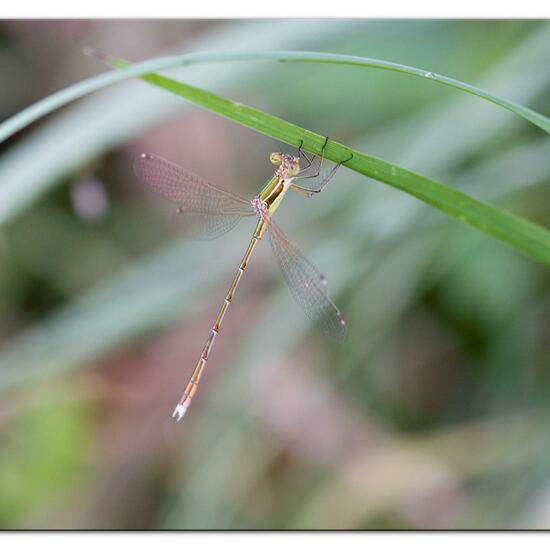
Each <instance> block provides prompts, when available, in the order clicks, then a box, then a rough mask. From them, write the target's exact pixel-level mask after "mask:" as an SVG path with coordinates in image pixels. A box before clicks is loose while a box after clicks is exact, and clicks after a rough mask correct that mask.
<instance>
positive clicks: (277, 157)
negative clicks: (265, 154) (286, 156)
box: [269, 153, 283, 166]
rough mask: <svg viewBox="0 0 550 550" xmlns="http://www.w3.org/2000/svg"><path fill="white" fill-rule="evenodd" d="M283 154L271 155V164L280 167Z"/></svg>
mask: <svg viewBox="0 0 550 550" xmlns="http://www.w3.org/2000/svg"><path fill="white" fill-rule="evenodd" d="M282 157H283V154H282V153H271V155H270V156H269V160H270V161H271V164H275V166H279V164H281V162H282Z"/></svg>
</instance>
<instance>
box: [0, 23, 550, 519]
mask: <svg viewBox="0 0 550 550" xmlns="http://www.w3.org/2000/svg"><path fill="white" fill-rule="evenodd" d="M84 47H94V48H97V49H99V50H102V51H106V52H109V53H112V54H113V55H116V56H119V57H124V58H127V59H130V60H142V59H147V58H151V57H155V56H160V55H165V54H168V53H174V52H192V51H200V50H218V51H224V50H239V49H247V50H256V49H298V50H317V51H327V52H336V53H347V54H355V55H360V56H367V57H375V58H381V59H385V60H389V61H394V62H399V63H404V64H409V65H413V66H417V67H420V68H423V69H426V70H430V71H435V72H440V73H442V74H445V75H447V76H451V77H455V78H458V79H460V80H463V81H466V82H469V83H472V84H476V85H478V86H480V87H483V88H486V89H487V90H489V91H492V92H494V93H497V94H500V95H502V96H503V97H506V98H508V99H512V100H515V101H518V102H521V103H524V104H526V105H527V106H529V107H531V108H533V109H535V110H538V111H540V112H542V113H545V114H548V113H549V112H550V24H549V23H548V22H537V21H414V20H410V21H396V20H394V21H384V20H372V21H368V20H349V21H345V20H342V21H331V20H317V21H300V20H295V21H282V20H280V21H267V20H266V21H254V20H252V21H185V20H180V21H178V20H164V21H124V20H117V21H114V20H113V21H102V20H94V21H3V22H0V71H1V74H2V77H3V78H2V86H1V87H0V118H1V119H2V120H5V119H6V118H8V117H9V116H11V115H13V114H15V113H17V112H18V111H20V110H21V109H23V108H25V107H27V106H29V105H30V104H32V103H33V102H35V101H37V100H39V99H41V98H43V97H45V96H47V95H48V94H50V93H53V92H54V91H57V90H60V89H62V88H63V87H65V86H68V85H70V84H72V83H75V82H77V81H80V80H82V79H84V78H87V77H90V76H93V75H96V74H99V73H101V72H103V71H105V70H106V69H105V68H104V67H103V66H102V65H101V64H100V63H99V62H97V61H95V60H94V59H90V58H87V57H85V56H84V55H83V54H82V49H83V48H84ZM170 74H173V75H174V76H175V77H176V78H180V79H182V80H184V81H185V82H188V83H190V84H194V85H198V86H202V87H205V88H206V89H209V90H211V91H214V92H217V93H219V94H221V95H225V96H227V97H230V98H232V99H234V100H236V101H240V102H243V103H247V104H250V105H253V106H255V107H257V108H260V109H262V110H265V111H267V112H269V113H272V114H274V115H277V116H280V117H283V118H285V119H287V120H289V121H291V122H294V123H296V124H298V125H301V126H304V127H306V128H309V129H311V130H313V131H315V132H318V133H320V134H323V135H329V136H330V137H331V138H333V139H335V140H338V141H341V142H343V143H345V144H347V145H350V146H352V147H356V148H359V149H361V150H364V151H366V152H367V153H369V154H373V155H376V156H379V157H382V158H384V159H385V160H388V161H390V162H394V163H396V164H399V165H401V166H404V167H406V168H409V169H412V170H415V171H418V172H420V173H422V174H424V175H427V176H431V177H433V178H436V179H438V180H440V181H442V182H444V183H446V184H449V185H452V186H454V187H456V188H458V189H461V190H463V191H465V192H467V193H469V194H471V195H472V196H475V197H476V198H479V199H482V200H486V201H489V202H491V203H493V204H498V205H500V206H503V207H505V208H507V209H509V210H511V211H514V212H516V213H518V214H520V215H523V216H526V217H528V218H529V219H531V220H534V221H536V222H538V223H541V224H543V225H545V224H546V225H548V220H549V214H550V206H549V205H550V201H549V199H550V187H549V186H548V183H549V181H550V164H549V162H548V159H549V158H550V140H549V138H548V137H547V136H546V135H544V133H543V132H542V131H541V130H539V129H538V128H536V127H534V126H532V125H530V124H528V123H527V122H525V121H524V120H522V119H520V118H518V117H516V116H514V115H513V114H511V113H509V112H507V111H504V110H502V109H500V108H498V107H497V106H495V105H492V104H490V103H486V102H484V101H482V100H480V99H478V98H475V97H473V96H467V95H465V94H463V93H460V92H458V91H456V90H452V89H447V88H445V87H441V86H437V85H435V84H433V83H432V82H430V81H423V80H420V79H415V78H412V77H408V76H405V75H398V74H393V73H389V72H383V71H376V70H365V69H354V68H350V67H345V68H340V67H336V66H329V65H315V64H302V65H300V64H285V63H269V62H255V63H239V64H226V65H224V64H216V65H205V66H195V67H188V68H184V69H181V70H176V71H171V72H170ZM280 149H282V150H284V151H290V150H291V149H290V148H288V147H286V146H285V145H282V144H280V143H277V142H275V141H273V140H271V139H268V138H266V137H265V136H261V135H259V134H257V133H255V132H253V131H251V130H248V129H246V128H243V127H241V126H238V125H236V124H234V123H232V122H229V121H226V120H224V119H222V118H219V117H217V116H214V115H212V114H210V113H207V112H204V111H201V110H199V109H197V108H195V107H193V106H191V105H189V104H187V103H185V102H184V101H182V100H180V99H177V98H175V97H172V96H170V95H169V94H167V93H165V92H163V91H161V90H159V89H155V88H153V87H151V86H149V85H148V84H145V83H143V82H128V83H124V84H121V85H118V86H116V87H112V88H109V89H106V90H104V91H102V92H100V93H97V94H94V95H92V96H90V97H87V98H85V99H82V100H79V101H78V102H76V103H74V104H71V105H70V106H68V107H66V108H64V109H62V110H61V111H58V112H56V113H54V114H52V115H50V116H48V117H47V118H46V119H44V120H42V121H40V122H39V123H36V124H34V125H33V126H32V127H30V128H27V129H25V130H24V131H22V132H20V133H18V134H17V135H16V136H14V137H13V138H11V139H10V140H8V141H7V142H5V143H3V144H1V145H0V224H1V230H0V262H1V269H0V338H1V353H0V391H1V393H0V527H2V528H88V529H99V528H117V529H124V528H155V529H162V528H172V529H173V528H181V529H231V528H241V529H250V528H256V529H304V528H306V529H318V528H325V529H344V528H345V529H417V528H433V529H439V528H453V529H461V528H549V527H550V430H549V429H548V425H549V420H550V406H549V401H550V361H549V357H550V323H549V307H548V306H549V282H550V281H549V277H548V271H547V270H546V269H545V268H544V267H543V266H541V265H538V264H536V263H534V262H533V261H531V260H530V259H527V258H525V257H523V256H521V255H520V254H519V253H517V252H515V251H514V250H512V249H511V248H508V247H507V246H506V245H504V244H502V243H500V242H498V241H496V240H492V239H490V238H489V237H486V236H483V235H480V234H478V233H477V232H475V231H474V230H472V229H470V228H468V227H466V226H463V225H460V224H459V223H458V222H456V221H452V220H449V219H447V218H446V217H444V216H443V215H441V214H439V213H437V212H435V211H434V210H433V209H431V208H430V207H428V206H426V205H424V204H422V203H420V202H418V201H416V200H415V199H413V198H411V197H409V196H406V195H404V194H402V193H400V192H399V191H397V190H394V189H392V188H389V187H387V186H385V185H383V184H380V183H377V182H375V181H372V180H369V179H367V178H364V177H361V176H359V175H357V174H354V173H352V172H350V171H348V170H346V169H345V168H342V169H341V170H340V171H339V172H338V174H337V176H336V177H335V179H334V180H333V182H332V183H331V185H330V186H329V187H328V188H327V189H326V191H325V192H324V193H322V194H321V195H320V196H317V197H314V198H312V199H310V200H306V199H304V198H302V197H301V196H299V195H293V196H289V198H288V199H287V200H286V201H285V205H284V207H283V208H281V209H280V210H279V211H278V213H277V220H278V222H279V223H280V224H281V226H282V227H283V228H284V229H285V231H286V233H287V234H288V235H289V236H290V237H291V238H292V239H294V240H295V241H296V242H297V243H298V244H299V246H300V247H301V249H302V250H303V251H304V253H305V254H306V255H307V256H308V258H310V259H311V260H312V261H313V262H314V263H315V264H316V265H318V266H319V267H320V269H321V270H322V271H323V272H324V273H325V274H326V275H327V277H328V279H329V281H330V291H331V295H332V297H333V298H334V300H335V302H336V303H337V304H338V306H339V307H340V309H341V310H342V312H343V314H344V316H345V317H346V319H347V322H348V328H349V331H348V337H347V340H346V341H345V342H344V343H343V344H341V345H339V344H333V343H331V342H329V341H327V340H325V339H324V338H323V336H322V334H321V333H319V332H318V331H316V330H315V328H314V327H312V326H311V324H310V322H309V321H308V319H307V318H306V317H305V316H304V315H303V314H302V312H301V311H300V309H299V308H298V306H297V305H296V304H295V303H294V301H293V300H292V297H291V295H290V292H289V291H288V289H287V288H286V287H285V286H284V282H283V278H282V276H281V274H280V272H279V270H278V267H277V264H276V262H275V260H274V259H273V257H272V254H271V250H270V247H269V245H268V244H267V242H262V243H261V245H260V246H259V247H258V249H257V253H255V255H254V257H253V261H252V263H251V265H250V268H249V270H248V271H247V273H246V277H244V278H243V280H242V283H241V285H240V287H239V289H238V292H237V294H236V299H235V301H234V303H233V306H232V308H231V309H230V310H229V312H228V315H227V317H226V319H225V323H224V326H223V330H222V331H221V334H220V337H219V338H218V339H217V342H216V346H215V347H214V349H213V353H212V355H211V357H210V361H209V365H208V369H207V371H206V372H205V376H204V377H203V382H202V383H201V389H200V391H199V393H198V394H197V397H196V398H195V400H194V402H193V406H192V407H191V409H190V411H189V413H188V415H187V416H186V418H185V421H184V422H183V423H180V424H177V425H176V424H174V423H173V422H172V421H171V419H170V416H171V413H172V410H173V408H174V405H175V402H176V401H177V399H178V398H179V396H180V394H181V392H182V390H183V387H184V385H185V383H186V382H187V379H188V376H189V375H190V372H191V370H192V368H193V367H194V365H195V363H196V361H197V359H198V356H199V354H200V352H201V349H202V346H203V344H204V341H205V339H206V338H207V336H208V334H209V331H210V327H211V324H212V322H213V321H214V318H215V315H216V313H217V310H218V308H219V306H220V305H221V302H222V300H223V297H224V295H225V292H226V290H227V288H228V286H229V283H230V281H231V279H232V277H233V274H234V272H235V270H236V268H237V265H238V262H239V261H240V258H241V256H242V254H243V252H244V250H245V248H246V246H247V244H248V240H249V238H250V235H251V232H252V229H253V226H254V225H253V222H252V220H246V221H243V222H241V224H240V225H239V226H238V227H237V228H236V229H235V230H234V231H232V232H231V233H229V234H227V235H225V236H224V237H222V238H220V239H219V240H217V241H210V242H192V241H188V240H186V239H185V238H184V235H182V233H181V231H178V227H177V224H176V223H174V220H173V216H172V213H173V208H172V206H171V205H168V204H167V203H166V202H165V201H164V200H163V199H162V198H160V197H157V196H154V195H153V194H152V193H150V192H149V191H148V190H147V189H144V187H143V186H142V185H141V184H140V183H139V182H137V180H136V177H135V176H134V175H133V174H132V171H131V164H132V159H133V158H134V156H135V155H137V154H139V153H141V152H149V153H154V154H157V155H160V156H163V157H166V158H168V159H170V160H172V161H174V162H177V163H179V164H181V165H184V166H185V167H187V168H188V169H190V170H192V171H194V172H196V173H198V174H201V175H202V176H204V177H206V178H207V179H209V180H210V181H211V182H212V183H214V184H216V185H219V186H222V187H225V188H227V189H229V190H231V191H234V192H237V193H240V194H242V195H245V196H248V197H252V196H254V195H255V194H256V193H257V192H258V191H259V189H260V188H261V186H262V185H263V183H264V182H265V181H266V180H267V178H268V177H269V176H270V174H271V171H272V166H271V165H270V164H269V159H268V157H269V154H270V152H271V151H273V150H280Z"/></svg>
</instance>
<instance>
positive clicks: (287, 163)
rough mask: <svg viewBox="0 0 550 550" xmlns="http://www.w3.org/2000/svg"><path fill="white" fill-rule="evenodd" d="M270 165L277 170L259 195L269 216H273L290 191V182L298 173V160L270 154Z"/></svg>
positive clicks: (290, 156) (288, 156)
mask: <svg viewBox="0 0 550 550" xmlns="http://www.w3.org/2000/svg"><path fill="white" fill-rule="evenodd" d="M269 158H270V160H271V162H272V164H275V165H276V166H277V167H278V168H277V170H276V171H275V174H274V175H273V177H272V178H271V179H270V180H269V181H268V182H267V183H266V184H265V187H264V188H263V189H262V192H261V193H260V200H261V201H262V202H263V203H264V205H265V207H266V209H267V211H268V212H269V214H273V213H274V212H275V210H277V208H279V205H280V204H281V202H282V200H283V198H284V196H285V194H286V192H287V191H288V190H289V189H290V185H291V184H292V180H293V179H294V178H295V177H296V176H297V175H298V173H299V172H300V159H299V158H297V157H293V156H292V155H285V154H283V153H271V156H270V157H269Z"/></svg>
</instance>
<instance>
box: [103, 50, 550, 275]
mask: <svg viewBox="0 0 550 550" xmlns="http://www.w3.org/2000/svg"><path fill="white" fill-rule="evenodd" d="M109 63H110V64H112V65H113V66H115V67H125V66H127V65H128V63H127V62H126V61H122V60H114V59H110V60H109ZM140 78H141V79H142V80H144V81H146V82H149V83H150V84H153V85H155V86H158V87H160V88H162V89H164V90H166V91H168V92H171V93H173V94H176V95H178V96H180V97H183V98H184V99H187V100H188V101H190V102H192V103H194V104H195V105H199V106H201V107H203V108H204V109H207V110H209V111H212V112H214V113H217V114H219V115H221V116H224V117H226V118H228V119H230V120H233V121H235V122H238V123H239V124H242V125H244V126H247V127H249V128H252V129H254V130H257V131H259V132H261V133H263V134H265V135H268V136H270V137H273V138H275V139H278V140H280V141H283V142H285V143H288V144H290V145H294V146H296V147H297V146H299V145H300V143H303V147H304V149H306V150H307V151H309V152H311V153H314V154H320V152H321V148H322V146H323V144H324V142H325V138H324V137H323V136H320V135H319V134H315V133H314V132H311V131H309V130H306V129H304V128H301V127H299V126H296V125H295V124H292V123H290V122H287V121H286V120H283V119H281V118H278V117H275V116H273V115H270V114H268V113H264V112H262V111H259V110H257V109H254V108H252V107H249V106H247V105H243V104H241V103H237V102H235V101H231V100H229V99H226V98H224V97H221V96H218V95H216V94H214V93H212V92H208V91H206V90H202V89H200V88H196V87H194V86H190V85H188V84H184V83H182V82H179V81H176V80H173V79H171V78H168V77H165V76H162V75H158V74H148V75H144V76H141V77H140ZM325 157H326V158H328V159H329V160H332V161H333V162H345V166H346V168H349V169H350V170H354V171H355V172H358V173H360V174H363V175H365V176H369V177H371V178H373V179H375V180H378V181H381V182H383V183H386V184H388V185H391V186H392V187H395V188H397V189H400V190H401V191H405V192H406V193H408V194H409V195H412V196H414V197H416V198H418V199H420V200H421V201H423V202H425V203H426V204H429V205H430V206H433V207H435V208H437V209H438V210H441V211H442V212H444V213H445V214H447V215H449V216H452V217H454V218H456V219H458V220H460V221H461V222H463V223H465V224H467V225H470V226H471V227H474V228H475V229H477V230H479V231H481V232H483V233H486V234H487V235H491V236H492V237H496V238H497V239H500V240H501V241H504V242H506V243H508V244H510V245H512V246H514V247H515V248H516V249H518V250H519V251H521V252H523V253H524V254H526V255H528V256H531V257H532V258H534V259H536V260H538V261H540V262H542V263H546V264H549V265H550V231H548V230H547V229H545V228H544V227H541V226H539V225H537V224H535V223H532V222H529V221H527V220H525V219H523V218H521V217H519V216H516V215H514V214H511V213H509V212H506V211H505V210H502V209H500V208H496V207H494V206H491V205H489V204H486V203H484V202H481V201H478V200H476V199H474V198H472V197H470V196H468V195H466V194H464V193H461V192H460V191H457V190H456V189H452V188H450V187H447V186H446V185H443V184H441V183H439V182H437V181H434V180H432V179H430V178H427V177H425V176H422V175H420V174H416V173H414V172H411V171H409V170H406V169H405V168H401V167H399V166H396V165H394V164H391V163H389V162H386V161H383V160H381V159H378V158H376V157H372V156H370V155H367V154H365V153H362V152H360V151H357V150H354V149H351V148H349V147H347V146H345V145H343V144H341V143H337V142H335V141H332V140H330V141H329V142H328V144H327V146H326V148H325ZM348 159H349V160H348Z"/></svg>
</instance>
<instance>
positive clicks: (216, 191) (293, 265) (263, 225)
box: [134, 138, 353, 421]
mask: <svg viewBox="0 0 550 550" xmlns="http://www.w3.org/2000/svg"><path fill="white" fill-rule="evenodd" d="M327 143H328V138H326V140H325V143H324V145H323V148H322V151H321V155H320V156H318V155H311V156H310V155H308V154H307V153H306V152H305V151H303V149H302V144H303V142H301V143H300V146H299V148H298V152H299V155H298V157H294V156H292V155H288V154H284V153H281V152H275V153H271V156H270V161H271V163H272V164H274V165H275V166H276V167H277V169H276V170H275V173H274V174H273V176H272V177H271V178H270V179H269V181H268V182H267V183H266V185H265V186H264V188H263V189H262V191H261V192H260V194H259V195H258V196H256V197H254V198H253V199H252V200H247V199H245V198H242V197H239V196H238V195H235V194H233V193H230V192H229V191H225V190H223V189H220V188H218V187H215V186H214V185H212V184H210V183H208V182H207V181H205V180H203V179H202V178H200V177H199V176H196V175H195V174H193V173H192V172H189V171H188V170H185V169H184V168H181V167H180V166H177V165H175V164H173V163H171V162H169V161H167V160H164V159H162V158H160V157H157V156H154V155H150V154H142V155H140V156H139V157H137V158H136V160H135V161H134V171H135V173H136V175H137V176H138V177H139V178H140V179H141V180H142V181H143V182H145V183H146V184H148V185H149V186H150V187H152V188H154V189H155V190H156V191H158V192H160V193H161V194H162V195H164V196H165V197H167V198H168V199H170V200H172V201H173V202H175V203H177V204H178V208H177V209H176V212H177V214H178V215H181V219H182V221H183V222H184V225H186V226H187V229H188V232H189V236H190V237H191V238H196V239H199V240H208V239H214V238H216V237H219V236H220V235H222V234H224V233H226V232H227V231H229V230H231V229H233V227H235V226H236V225H237V223H238V222H239V221H240V220H241V219H242V218H243V217H246V216H256V217H257V218H258V222H257V224H256V229H255V230H254V234H253V235H252V239H251V240H250V244H249V245H248V248H247V249H246V252H245V254H244V256H243V259H242V260H241V263H240V264H239V268H238V270H237V273H236V274H235V278H234V279H233V282H232V283H231V286H230V287H229V290H228V291H227V294H226V295H225V299H224V302H223V304H222V306H221V308H220V311H219V313H218V316H217V317H216V320H215V322H214V324H213V326H212V329H211V331H210V335H209V336H208V339H207V341H206V344H205V345H204V348H203V350H202V353H201V355H200V358H199V360H198V362H197V365H196V366H195V369H194V370H193V373H192V375H191V378H190V380H189V382H188V384H187V386H186V387H185V390H184V392H183V394H182V396H181V399H180V400H179V402H178V404H177V405H176V408H175V410H174V413H173V415H172V417H173V418H174V420H176V421H179V420H181V419H182V418H183V416H184V415H185V413H186V412H187V409H188V408H189V405H190V404H191V400H192V399H193V396H194V395H195V393H196V391H197V388H198V384H199V381H200V378H201V376H202V373H203V371H204V368H205V366H206V363H207V361H208V357H209V355H210V351H211V349H212V345H213V344H214V340H215V338H216V336H217V335H218V333H219V331H220V327H221V324H222V321H223V318H224V316H225V313H226V311H227V308H228V307H229V304H231V302H232V301H233V297H234V295H235V291H236V289H237V286H238V284H239V281H240V280H241V277H242V275H243V273H244V272H245V270H246V268H247V266H248V263H249V261H250V257H251V255H252V252H253V251H254V249H255V248H256V245H257V244H258V242H259V241H260V240H261V238H262V237H263V235H264V234H265V232H266V231H268V230H269V237H270V241H271V247H272V249H273V253H274V254H275V257H276V259H277V262H278V263H279V266H280V268H281V270H282V272H283V276H284V278H285V280H286V282H287V284H288V286H289V288H290V290H291V292H292V294H293V296H294V298H295V299H296V301H297V302H298V304H299V305H300V307H301V308H302V309H303V310H304V312H305V313H306V314H307V315H308V316H309V317H310V318H311V319H312V320H314V321H315V322H316V323H317V324H318V325H319V327H320V328H321V329H322V331H323V332H324V333H325V335H327V336H328V337H330V338H332V339H334V340H337V341H340V340H342V339H343V338H344V336H345V332H346V323H345V321H344V318H343V317H342V314H341V313H340V310H339V309H338V308H337V307H336V306H335V305H334V303H333V302H332V300H331V299H330V298H329V297H328V294H327V291H326V279H325V277H324V275H323V274H322V273H320V272H319V271H318V270H317V268H316V267H315V266H314V265H313V264H312V263H311V262H309V261H308V260H307V259H306V258H305V256H304V255H303V254H302V253H301V252H300V250H299V249H298V248H297V247H296V245H294V244H293V243H292V242H291V241H289V240H288V238H287V237H286V236H285V234H284V233H283V232H282V230H281V229H280V228H279V226H278V225H277V224H276V223H275V222H274V221H273V219H272V216H273V213H274V212H275V211H276V210H277V208H279V206H280V204H281V202H282V200H283V198H284V196H285V194H286V192H287V191H288V190H289V189H293V190H294V191H297V192H298V193H300V194H302V195H304V196H307V197H311V196H313V195H315V194H316V193H320V192H321V191H322V190H323V189H324V187H325V186H326V185H327V183H328V182H329V181H330V180H331V179H332V177H333V176H334V174H335V172H336V170H337V169H338V167H339V166H340V165H341V164H343V163H342V162H341V163H339V164H336V165H334V166H333V167H332V168H330V169H329V170H328V171H327V170H326V169H325V168H326V164H325V165H324V151H325V147H326V145H327ZM352 158H353V154H352V155H351V156H350V158H349V159H347V160H345V161H344V163H345V162H348V161H350V160H351V159H352ZM304 180H306V181H307V180H310V181H311V182H312V184H311V185H310V186H304V185H299V184H298V183H297V182H298V181H300V182H303V181H304Z"/></svg>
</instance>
